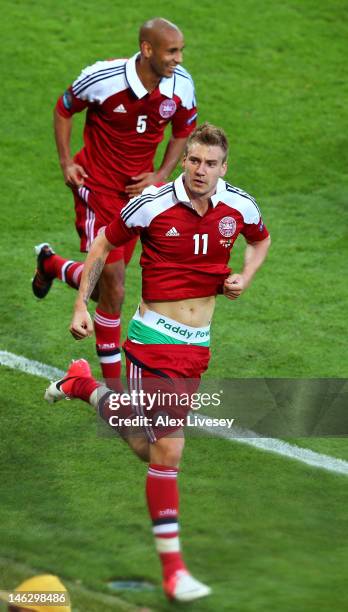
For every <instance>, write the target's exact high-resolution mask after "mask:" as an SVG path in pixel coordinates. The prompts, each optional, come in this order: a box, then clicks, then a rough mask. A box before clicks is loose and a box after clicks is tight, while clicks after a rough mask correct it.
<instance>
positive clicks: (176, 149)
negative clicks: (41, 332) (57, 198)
mask: <svg viewBox="0 0 348 612" xmlns="http://www.w3.org/2000/svg"><path fill="white" fill-rule="evenodd" d="M139 44H140V52H139V53H137V54H136V55H134V56H133V57H132V58H130V59H128V60H126V59H116V60H110V61H98V62H96V63H95V64H93V65H92V66H89V67H87V68H85V69H84V70H83V71H82V73H81V75H80V76H79V77H78V78H77V79H76V80H75V81H74V83H73V85H72V86H70V87H69V88H68V89H67V90H66V92H65V93H64V94H63V95H62V96H61V97H60V98H59V99H58V102H57V105H56V108H55V113H54V124H55V136H56V143H57V149H58V155H59V161H60V165H61V168H62V171H63V175H64V180H65V183H66V185H67V186H68V187H70V188H71V190H72V192H73V196H74V201H75V211H76V229H77V231H78V233H79V235H80V238H81V245H80V246H81V251H84V252H86V251H88V250H89V248H90V245H91V244H92V242H93V240H94V238H95V237H96V236H97V235H98V233H99V231H100V230H101V228H103V227H105V226H106V225H108V224H109V223H110V222H111V221H112V220H113V219H114V218H115V216H117V215H118V214H119V213H120V211H121V209H122V208H123V207H124V205H125V204H126V203H127V201H128V200H129V198H131V197H133V196H135V195H138V194H140V193H141V192H142V191H143V189H144V188H145V187H147V186H148V185H152V184H159V183H163V182H164V181H165V180H166V179H167V178H168V177H169V175H170V174H171V172H172V170H173V169H174V168H175V166H176V164H177V162H178V160H179V159H180V157H181V155H182V153H183V151H184V147H185V143H186V140H187V137H188V136H189V134H190V133H191V132H192V130H193V129H194V128H195V124H196V116H197V110H196V103H195V94H194V85H193V81H192V79H191V77H190V75H189V74H188V72H187V71H186V70H185V69H184V68H182V67H181V66H180V64H181V62H182V56H183V48H184V39H183V35H182V33H181V31H180V30H179V29H178V28H177V26H176V25H174V24H172V23H170V22H169V21H167V20H165V19H161V18H157V19H152V20H150V21H147V22H146V23H144V24H143V25H142V26H141V28H140V31H139ZM85 109H87V114H86V122H85V128H84V146H83V148H82V150H81V151H79V152H78V153H77V154H76V155H75V156H74V157H72V156H71V153H70V136H71V130H72V122H73V115H74V114H75V113H78V112H81V111H83V110H85ZM169 123H171V126H172V137H171V138H170V140H169V143H168V146H167V148H166V151H165V154H164V157H163V161H162V163H161V166H160V168H159V169H158V170H154V166H153V160H154V155H155V152H156V149H157V146H158V144H159V143H160V142H161V140H162V138H163V135H164V130H165V127H166V126H167V125H168V124H169ZM135 242H136V240H132V241H128V243H127V245H120V246H118V247H116V248H114V249H112V250H111V251H110V253H109V254H108V257H107V261H106V264H105V266H104V268H103V271H102V274H101V276H100V279H99V281H98V286H97V287H96V288H95V290H94V293H93V296H92V298H93V299H94V300H95V301H97V308H96V313H95V317H94V325H95V333H96V348H97V354H98V357H99V360H100V364H101V368H102V371H103V375H104V378H105V379H107V380H108V381H111V380H113V379H114V380H115V379H116V380H117V379H118V378H119V376H120V367H121V361H120V360H121V355H120V347H119V343H120V311H121V305H122V302H123V298H124V272H125V264H127V263H128V262H129V260H130V258H131V255H132V252H133V249H134V246H135ZM36 253H37V255H38V264H37V272H36V275H35V277H34V279H33V292H34V294H35V295H36V297H38V298H43V297H45V296H46V295H47V293H48V291H49V289H50V287H51V285H52V282H53V280H54V279H55V278H58V279H60V280H62V281H65V282H66V283H67V284H68V285H70V286H72V287H75V288H78V286H79V283H80V279H81V274H82V270H83V264H82V263H81V262H75V261H72V260H68V259H65V258H63V257H60V256H59V255H57V254H56V253H54V252H53V250H52V249H51V247H50V246H49V245H48V244H47V243H43V244H41V245H38V246H37V247H36Z"/></svg>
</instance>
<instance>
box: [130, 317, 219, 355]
mask: <svg viewBox="0 0 348 612" xmlns="http://www.w3.org/2000/svg"><path fill="white" fill-rule="evenodd" d="M128 338H129V339H130V340H133V342H138V343H141V344H194V345H195V346H209V344H210V325H208V326H207V327H191V326H190V325H184V324H183V323H179V322H178V321H174V319H170V318H169V317H167V316H165V315H161V314H158V313H157V312H154V311H153V310H146V311H145V313H144V315H143V316H141V315H140V312H139V308H138V309H137V310H136V312H135V315H134V317H133V319H132V320H131V321H130V323H129V327H128Z"/></svg>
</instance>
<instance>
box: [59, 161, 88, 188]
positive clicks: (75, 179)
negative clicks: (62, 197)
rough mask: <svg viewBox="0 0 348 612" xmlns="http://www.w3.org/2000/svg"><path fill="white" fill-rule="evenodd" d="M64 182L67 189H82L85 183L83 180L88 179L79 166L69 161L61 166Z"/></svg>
mask: <svg viewBox="0 0 348 612" xmlns="http://www.w3.org/2000/svg"><path fill="white" fill-rule="evenodd" d="M62 170H63V175H64V181H65V184H66V185H67V186H68V187H72V188H74V187H82V185H84V182H85V178H88V174H87V173H86V171H85V169H84V168H83V167H82V166H80V164H75V162H74V161H72V160H71V161H70V162H68V163H66V164H65V165H64V166H62Z"/></svg>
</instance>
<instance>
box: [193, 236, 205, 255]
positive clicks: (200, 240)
mask: <svg viewBox="0 0 348 612" xmlns="http://www.w3.org/2000/svg"><path fill="white" fill-rule="evenodd" d="M193 240H194V243H195V245H194V246H195V250H194V254H195V255H206V254H207V252H208V234H194V236H193Z"/></svg>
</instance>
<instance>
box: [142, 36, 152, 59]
mask: <svg viewBox="0 0 348 612" xmlns="http://www.w3.org/2000/svg"><path fill="white" fill-rule="evenodd" d="M140 51H141V54H142V56H143V57H145V59H149V58H150V57H151V55H152V45H151V43H149V42H148V41H147V40H143V41H142V43H141V45H140Z"/></svg>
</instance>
